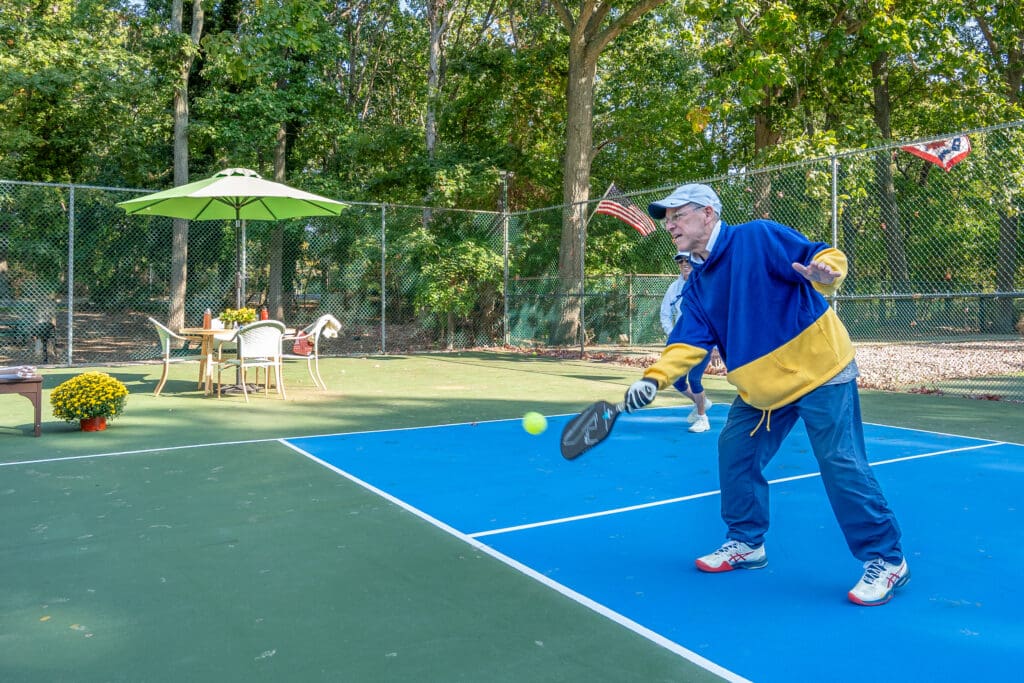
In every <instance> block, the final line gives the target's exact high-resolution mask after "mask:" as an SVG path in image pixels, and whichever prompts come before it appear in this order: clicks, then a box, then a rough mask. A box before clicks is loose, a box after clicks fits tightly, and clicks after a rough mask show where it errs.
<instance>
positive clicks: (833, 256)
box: [811, 247, 849, 296]
mask: <svg viewBox="0 0 1024 683" xmlns="http://www.w3.org/2000/svg"><path fill="white" fill-rule="evenodd" d="M811 260H812V261H817V262H818V263H824V264H825V265H826V266H828V267H829V268H831V269H832V270H835V271H837V272H838V273H839V277H837V278H836V279H835V280H833V282H832V284H829V285H826V284H822V283H820V282H813V283H811V284H813V285H814V288H815V289H816V290H818V291H819V292H820V293H821V294H823V295H824V296H829V295H832V294H835V293H836V291H837V290H838V289H839V287H840V285H842V284H843V281H844V280H845V279H846V274H847V272H849V264H848V263H847V262H846V254H844V253H843V252H841V251H839V250H838V249H834V248H832V247H829V248H828V249H822V250H821V251H819V252H818V253H817V254H815V255H814V258H813V259H811Z"/></svg>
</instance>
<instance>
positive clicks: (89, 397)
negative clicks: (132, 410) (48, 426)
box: [50, 371, 128, 432]
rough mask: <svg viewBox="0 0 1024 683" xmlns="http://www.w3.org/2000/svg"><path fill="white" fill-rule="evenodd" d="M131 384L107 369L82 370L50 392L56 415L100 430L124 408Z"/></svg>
mask: <svg viewBox="0 0 1024 683" xmlns="http://www.w3.org/2000/svg"><path fill="white" fill-rule="evenodd" d="M127 400H128V388H127V387H126V386H125V385H124V384H122V383H121V382H120V381H119V380H118V379H116V378H114V377H111V376H110V375H108V374H107V373H105V372H95V371H93V372H83V373H82V374H81V375H78V376H77V377H72V378H71V379H69V380H68V381H66V382H64V383H63V384H60V385H58V386H57V388H56V389H54V390H53V391H52V392H51V393H50V405H51V406H53V416H54V417H59V418H60V419H62V420H65V421H67V422H74V421H75V420H78V421H79V424H80V425H81V427H82V431H83V432H98V431H102V430H104V429H106V428H107V420H112V419H114V418H115V417H117V416H118V415H120V414H121V413H123V412H124V406H125V403H126V402H127Z"/></svg>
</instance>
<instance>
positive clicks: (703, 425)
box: [686, 415, 711, 434]
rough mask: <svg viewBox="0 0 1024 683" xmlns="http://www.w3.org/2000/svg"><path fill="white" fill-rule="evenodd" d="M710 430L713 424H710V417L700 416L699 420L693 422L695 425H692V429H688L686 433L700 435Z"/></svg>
mask: <svg viewBox="0 0 1024 683" xmlns="http://www.w3.org/2000/svg"><path fill="white" fill-rule="evenodd" d="M709 429H711V423H710V422H708V416H707V415H698V416H697V419H696V420H694V421H693V424H692V425H690V428H689V429H687V430H686V431H688V432H693V433H694V434H699V433H700V432H706V431H708V430H709Z"/></svg>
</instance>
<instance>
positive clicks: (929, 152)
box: [900, 135, 971, 173]
mask: <svg viewBox="0 0 1024 683" xmlns="http://www.w3.org/2000/svg"><path fill="white" fill-rule="evenodd" d="M900 149H902V150H903V151H904V152H910V153H911V154H913V155H914V156H918V157H921V158H922V159H924V160H925V161H930V162H932V163H933V164H935V165H936V166H938V167H939V168H941V169H942V170H943V171H946V172H947V173H948V172H949V169H951V168H953V166H955V165H956V164H959V163H960V162H961V161H963V160H964V159H965V158H966V157H967V155H968V154H970V153H971V139H970V138H969V137H967V136H966V135H957V136H956V137H952V138H949V139H948V140H936V141H935V142H925V143H921V144H918V145H904V146H903V147H900Z"/></svg>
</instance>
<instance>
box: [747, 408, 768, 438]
mask: <svg viewBox="0 0 1024 683" xmlns="http://www.w3.org/2000/svg"><path fill="white" fill-rule="evenodd" d="M762 424H763V425H765V431H767V432H770V431H772V409H771V408H769V409H768V410H762V411H761V419H760V420H758V421H757V424H756V425H755V426H754V431H752V432H750V436H753V435H754V434H757V430H758V429H760V428H761V425H762Z"/></svg>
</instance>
